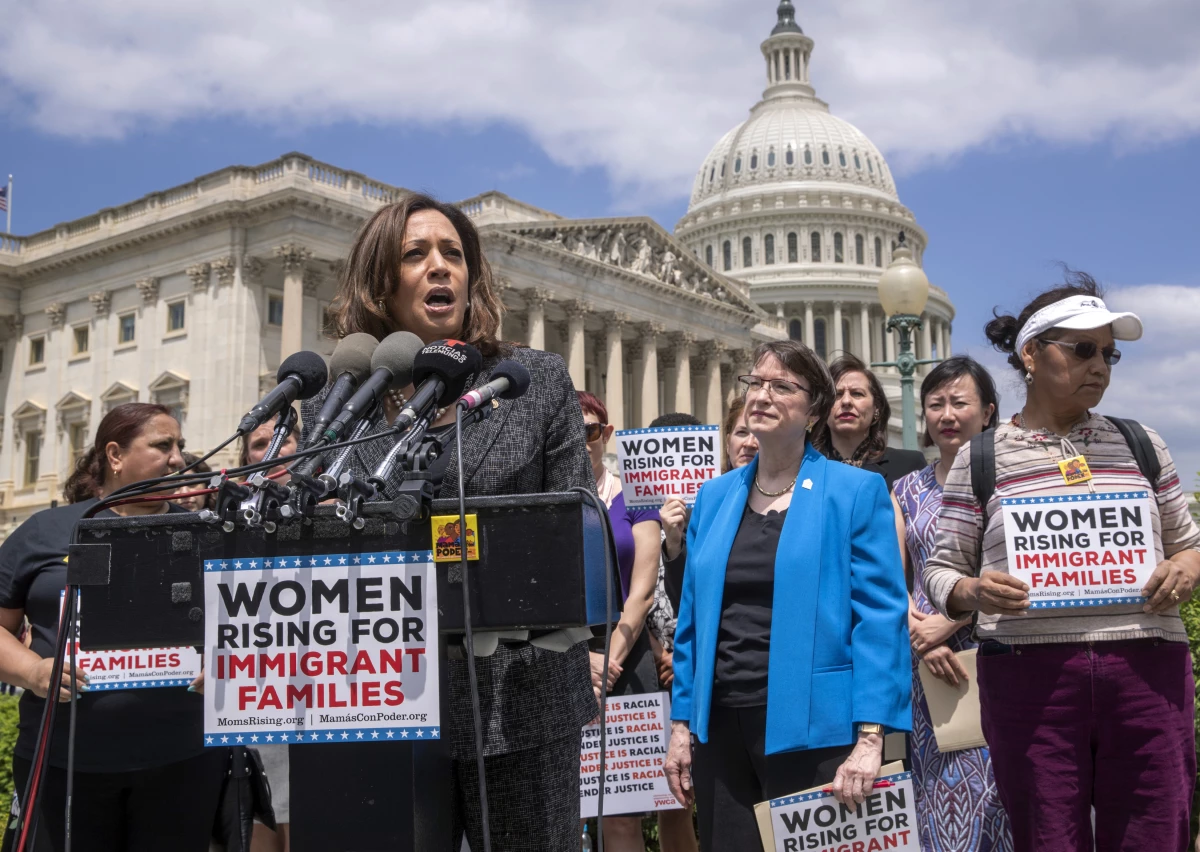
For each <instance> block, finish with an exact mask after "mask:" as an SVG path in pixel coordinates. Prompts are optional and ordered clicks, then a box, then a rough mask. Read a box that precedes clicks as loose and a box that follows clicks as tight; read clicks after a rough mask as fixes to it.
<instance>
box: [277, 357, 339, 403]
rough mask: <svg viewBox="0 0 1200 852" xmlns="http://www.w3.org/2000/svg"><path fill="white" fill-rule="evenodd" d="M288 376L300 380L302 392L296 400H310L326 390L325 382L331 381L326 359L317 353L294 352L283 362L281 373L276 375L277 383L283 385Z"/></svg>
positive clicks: (280, 368)
mask: <svg viewBox="0 0 1200 852" xmlns="http://www.w3.org/2000/svg"><path fill="white" fill-rule="evenodd" d="M288 376H296V377H297V378H298V379H300V392H299V393H298V394H296V398H297V399H309V398H310V397H314V396H316V395H317V394H319V393H320V392H321V391H322V390H323V389H324V388H325V382H326V381H328V380H329V369H328V368H327V367H326V366H325V359H324V358H322V357H321V356H320V355H318V354H317V353H316V352H309V351H308V350H301V351H299V352H293V353H292V354H291V355H289V356H287V358H285V359H284V360H283V363H282V364H280V365H279V371H278V372H277V373H275V381H277V382H279V383H281V384H282V383H283V380H284V379H286V378H287V377H288Z"/></svg>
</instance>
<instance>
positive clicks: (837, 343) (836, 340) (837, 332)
mask: <svg viewBox="0 0 1200 852" xmlns="http://www.w3.org/2000/svg"><path fill="white" fill-rule="evenodd" d="M845 348H846V340H845V337H844V336H843V334H842V303H841V302H834V303H833V350H832V352H831V353H830V354H832V355H833V356H834V357H836V356H837V355H841V354H842V352H843V351H844V350H845ZM829 360H831V361H832V360H833V358H830V359H829Z"/></svg>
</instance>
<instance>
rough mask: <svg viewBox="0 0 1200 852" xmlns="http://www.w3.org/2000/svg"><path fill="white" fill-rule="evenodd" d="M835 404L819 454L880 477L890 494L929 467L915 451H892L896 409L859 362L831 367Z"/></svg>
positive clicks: (841, 361) (845, 358)
mask: <svg viewBox="0 0 1200 852" xmlns="http://www.w3.org/2000/svg"><path fill="white" fill-rule="evenodd" d="M829 372H830V375H831V376H833V384H834V399H833V406H832V407H831V408H830V410H829V418H828V420H827V422H826V423H825V428H824V429H822V430H821V432H820V433H818V434H817V438H816V443H817V446H818V447H819V448H820V450H821V452H823V453H825V455H827V456H828V457H829V458H831V459H833V460H834V461H840V462H845V463H846V464H849V465H853V466H855V467H861V468H862V469H863V470H869V471H872V472H873V473H878V474H879V475H880V476H882V477H883V478H884V481H885V482H887V487H888V488H889V489H890V488H891V487H892V486H893V485H894V484H895V482H896V480H897V479H899V478H900V477H902V476H904V475H905V474H907V473H912V472H913V471H914V470H920V469H921V468H923V467H925V456H924V455H923V454H922V453H919V452H917V451H916V450H898V449H894V448H892V447H889V446H888V422H889V421H890V420H891V418H892V407H891V405H890V404H889V403H888V398H887V394H886V393H884V390H883V385H882V384H881V383H880V381H879V377H878V376H876V375H875V374H874V373H873V372H871V370H870V369H869V368H868V367H867V365H866V364H864V363H863V362H862V361H861V360H859V359H858V358H856V357H855V356H853V355H849V354H846V355H842V356H841V357H840V358H838V359H837V360H835V361H834V362H833V363H832V364H830V365H829Z"/></svg>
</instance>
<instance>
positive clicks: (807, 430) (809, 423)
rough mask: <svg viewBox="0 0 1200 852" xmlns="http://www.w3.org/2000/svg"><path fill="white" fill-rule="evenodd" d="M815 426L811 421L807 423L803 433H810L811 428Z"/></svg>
mask: <svg viewBox="0 0 1200 852" xmlns="http://www.w3.org/2000/svg"><path fill="white" fill-rule="evenodd" d="M815 425H816V424H815V423H814V422H813V421H811V420H810V421H808V425H807V426H805V427H804V431H805V432H809V433H811V432H812V430H813V426H815Z"/></svg>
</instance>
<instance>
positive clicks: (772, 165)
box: [767, 148, 775, 169]
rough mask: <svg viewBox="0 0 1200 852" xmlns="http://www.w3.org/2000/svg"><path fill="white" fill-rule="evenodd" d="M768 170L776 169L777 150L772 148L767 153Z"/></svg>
mask: <svg viewBox="0 0 1200 852" xmlns="http://www.w3.org/2000/svg"><path fill="white" fill-rule="evenodd" d="M767 168H771V169H773V168H775V149H774V148H772V149H771V150H770V151H768V152H767Z"/></svg>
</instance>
